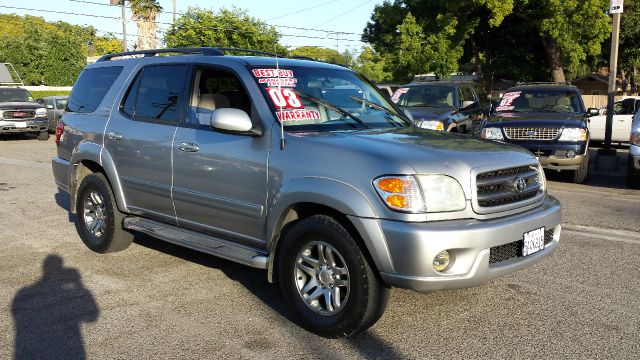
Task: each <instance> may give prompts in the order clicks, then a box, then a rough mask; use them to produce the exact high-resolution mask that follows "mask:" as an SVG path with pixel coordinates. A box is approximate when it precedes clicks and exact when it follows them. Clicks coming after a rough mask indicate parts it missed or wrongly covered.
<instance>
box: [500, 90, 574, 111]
mask: <svg viewBox="0 0 640 360" xmlns="http://www.w3.org/2000/svg"><path fill="white" fill-rule="evenodd" d="M495 111H497V112H558V113H582V112H584V107H583V105H582V101H580V94H578V93H577V92H575V91H571V90H554V89H535V90H534V89H531V90H528V89H525V90H518V91H509V92H507V93H506V94H504V95H503V96H502V99H501V100H500V103H499V104H498V106H497V107H496V108H495Z"/></svg>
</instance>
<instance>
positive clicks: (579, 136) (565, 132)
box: [560, 128, 587, 142]
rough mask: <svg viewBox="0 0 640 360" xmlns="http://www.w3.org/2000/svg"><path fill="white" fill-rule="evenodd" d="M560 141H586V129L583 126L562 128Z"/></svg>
mask: <svg viewBox="0 0 640 360" xmlns="http://www.w3.org/2000/svg"><path fill="white" fill-rule="evenodd" d="M560 141H573V142H576V141H587V130H585V129H583V128H564V129H562V135H560Z"/></svg>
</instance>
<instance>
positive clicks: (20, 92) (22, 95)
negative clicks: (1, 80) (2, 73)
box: [0, 88, 33, 102]
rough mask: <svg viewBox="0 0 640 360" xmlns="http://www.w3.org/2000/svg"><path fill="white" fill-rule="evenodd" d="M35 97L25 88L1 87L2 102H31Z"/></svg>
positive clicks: (0, 99)
mask: <svg viewBox="0 0 640 360" xmlns="http://www.w3.org/2000/svg"><path fill="white" fill-rule="evenodd" d="M32 100H33V98H32V97H31V94H29V92H28V91H27V90H25V89H15V88H10V89H0V102H30V101H32Z"/></svg>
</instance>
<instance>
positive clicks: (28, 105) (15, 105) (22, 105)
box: [0, 101, 44, 110]
mask: <svg viewBox="0 0 640 360" xmlns="http://www.w3.org/2000/svg"><path fill="white" fill-rule="evenodd" d="M40 108H44V106H43V105H40V104H38V103H32V102H18V101H15V102H3V103H0V110H15V109H20V110H35V109H40Z"/></svg>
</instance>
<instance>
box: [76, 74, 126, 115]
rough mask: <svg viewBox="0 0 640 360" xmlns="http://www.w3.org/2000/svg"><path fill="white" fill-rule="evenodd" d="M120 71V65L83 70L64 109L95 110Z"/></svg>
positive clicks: (89, 111) (80, 111) (82, 111)
mask: <svg viewBox="0 0 640 360" xmlns="http://www.w3.org/2000/svg"><path fill="white" fill-rule="evenodd" d="M121 72H122V66H109V67H101V68H93V69H86V70H84V71H83V72H82V73H81V74H80V77H78V81H76V83H75V85H74V86H73V90H71V94H70V95H69V102H68V103H67V109H66V111H67V112H77V113H92V112H94V111H96V109H97V108H98V106H99V105H100V103H101V102H102V100H103V99H104V96H105V95H106V94H107V91H109V89H110V88H111V86H112V85H113V83H114V82H115V81H116V79H117V78H118V75H120V73H121Z"/></svg>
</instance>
